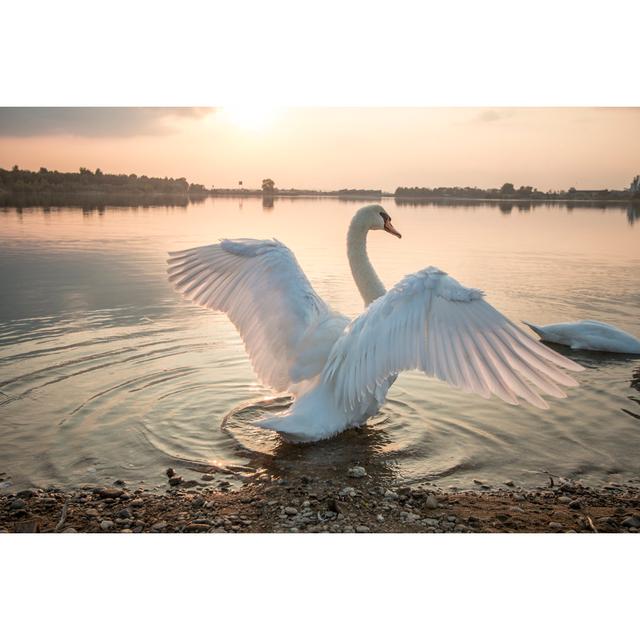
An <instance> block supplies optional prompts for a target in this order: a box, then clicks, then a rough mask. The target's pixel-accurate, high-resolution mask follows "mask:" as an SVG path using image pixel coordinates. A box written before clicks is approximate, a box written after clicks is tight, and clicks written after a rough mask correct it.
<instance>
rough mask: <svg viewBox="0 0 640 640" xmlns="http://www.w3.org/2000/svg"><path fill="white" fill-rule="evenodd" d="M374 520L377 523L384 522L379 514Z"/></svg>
mask: <svg viewBox="0 0 640 640" xmlns="http://www.w3.org/2000/svg"><path fill="white" fill-rule="evenodd" d="M376 520H377V521H378V522H384V516H383V515H382V514H381V513H379V514H378V515H377V516H376Z"/></svg>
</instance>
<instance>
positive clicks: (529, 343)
mask: <svg viewBox="0 0 640 640" xmlns="http://www.w3.org/2000/svg"><path fill="white" fill-rule="evenodd" d="M483 295H484V294H483V293H482V292H481V291H478V290H477V289H469V288H466V287H463V286H462V285H461V284H459V283H458V282H457V281H456V280H454V279H453V278H451V277H449V276H448V275H447V274H446V273H444V272H442V271H440V270H438V269H436V268H434V267H429V268H427V269H424V270H422V271H419V272H418V273H415V274H412V275H410V276H407V277H406V278H404V279H403V280H401V281H400V282H399V283H398V284H397V285H396V286H395V287H394V288H393V289H391V290H390V291H388V292H387V293H386V294H385V295H384V296H382V297H381V298H378V299H377V300H376V301H374V302H373V303H372V304H371V305H370V306H369V307H368V308H367V309H366V310H365V311H364V313H362V314H361V315H360V316H359V317H358V318H356V319H355V320H353V321H352V322H351V323H350V324H349V325H348V326H347V327H346V329H345V331H344V333H343V335H342V336H341V337H340V339H339V340H338V341H337V342H336V344H335V346H334V348H333V350H332V352H331V354H330V356H329V360H328V362H327V365H326V367H325V369H324V371H323V378H324V379H325V381H331V382H332V383H333V384H334V387H335V389H336V392H337V395H338V397H339V398H340V399H341V402H343V403H344V405H345V406H347V407H349V408H351V407H353V406H355V405H356V403H358V402H359V401H361V400H363V399H364V397H365V396H366V394H370V393H372V391H373V390H375V388H376V386H377V385H380V384H382V383H383V382H384V381H385V380H387V379H388V378H389V377H390V376H392V375H396V374H398V373H399V372H401V371H405V370H410V369H419V370H422V371H423V372H424V373H426V374H427V375H429V376H432V377H436V378H438V379H440V380H443V381H445V382H447V383H448V384H450V385H452V386H454V387H457V388H460V389H463V390H465V391H468V392H472V393H475V394H478V395H480V396H482V397H484V398H489V397H490V396H491V395H495V396H497V397H499V398H500V399H502V400H504V401H505V402H507V403H509V404H519V402H520V401H521V400H524V401H526V402H528V403H529V404H532V405H534V406H536V407H540V408H546V407H547V403H546V402H545V400H544V398H543V397H542V394H546V395H549V396H552V397H556V398H562V397H566V394H565V392H564V391H563V389H562V388H561V387H562V386H576V385H577V382H576V381H575V380H574V379H573V378H572V377H571V376H569V375H567V374H566V373H565V372H563V371H561V370H560V367H563V368H565V369H569V370H571V371H580V370H582V367H580V365H578V364H576V363H575V362H573V361H571V360H569V359H567V358H565V357H564V356H562V355H560V354H558V353H556V352H555V351H553V350H551V349H549V348H548V347H546V346H545V345H543V344H541V343H539V342H538V341H537V339H534V338H532V337H531V336H529V335H528V334H527V333H525V332H524V331H522V330H521V329H519V328H518V327H517V326H516V325H515V324H513V323H512V322H511V321H510V320H508V319H507V318H505V317H504V316H503V315H502V314H501V313H500V312H499V311H497V310H496V309H495V308H494V307H492V306H491V305H490V304H488V303H487V302H486V301H485V300H484V299H483Z"/></svg>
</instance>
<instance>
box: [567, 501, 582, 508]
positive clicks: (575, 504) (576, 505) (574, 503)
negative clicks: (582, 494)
mask: <svg viewBox="0 0 640 640" xmlns="http://www.w3.org/2000/svg"><path fill="white" fill-rule="evenodd" d="M569 508H570V509H581V508H582V502H580V500H578V499H576V500H572V501H571V502H570V503H569Z"/></svg>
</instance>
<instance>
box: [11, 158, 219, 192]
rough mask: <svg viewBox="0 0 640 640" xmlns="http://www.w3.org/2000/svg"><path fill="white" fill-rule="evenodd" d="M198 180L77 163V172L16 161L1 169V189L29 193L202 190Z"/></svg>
mask: <svg viewBox="0 0 640 640" xmlns="http://www.w3.org/2000/svg"><path fill="white" fill-rule="evenodd" d="M206 191H207V190H206V189H205V187H204V186H203V185H201V184H190V183H189V182H187V180H186V178H149V177H147V176H144V175H143V176H137V175H136V174H135V173H132V174H129V175H126V174H110V173H103V172H102V171H101V170H100V169H96V170H95V171H91V170H90V169H86V168H85V167H80V169H79V170H78V172H77V173H63V172H60V171H49V169H46V168H45V167H41V168H40V170H39V171H27V170H24V169H20V168H19V167H18V166H17V165H16V166H14V167H13V169H11V170H10V171H8V170H6V169H0V193H5V194H15V195H25V194H26V195H29V194H45V193H48V194H70V193H73V194H89V193H102V194H116V193H117V194H124V193H126V194H130V195H133V196H147V195H149V196H153V195H167V196H179V195H191V194H195V195H197V194H204V193H206Z"/></svg>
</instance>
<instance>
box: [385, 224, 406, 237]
mask: <svg viewBox="0 0 640 640" xmlns="http://www.w3.org/2000/svg"><path fill="white" fill-rule="evenodd" d="M384 230H385V231H386V232H387V233H390V234H391V235H392V236H395V237H396V238H402V236H401V235H400V234H399V233H398V232H397V231H396V230H395V228H394V226H393V225H392V224H391V220H385V223H384Z"/></svg>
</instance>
